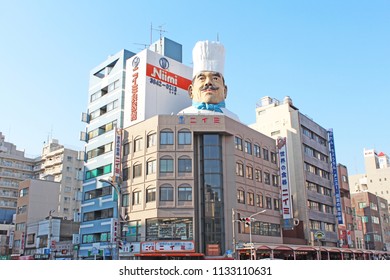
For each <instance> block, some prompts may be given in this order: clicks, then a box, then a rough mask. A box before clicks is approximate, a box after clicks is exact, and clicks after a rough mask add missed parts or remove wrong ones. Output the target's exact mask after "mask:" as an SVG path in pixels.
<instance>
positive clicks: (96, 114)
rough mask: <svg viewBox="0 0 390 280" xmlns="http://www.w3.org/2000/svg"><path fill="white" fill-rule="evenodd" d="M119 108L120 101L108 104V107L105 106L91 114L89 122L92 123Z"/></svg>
mask: <svg viewBox="0 0 390 280" xmlns="http://www.w3.org/2000/svg"><path fill="white" fill-rule="evenodd" d="M118 106H119V101H118V99H117V100H114V101H112V102H110V103H108V104H107V105H104V106H103V107H101V108H99V109H97V110H95V111H93V112H91V113H90V115H89V120H90V121H92V120H94V119H96V118H97V117H100V116H102V115H104V114H106V113H108V112H110V111H112V110H114V109H115V108H117V107H118Z"/></svg>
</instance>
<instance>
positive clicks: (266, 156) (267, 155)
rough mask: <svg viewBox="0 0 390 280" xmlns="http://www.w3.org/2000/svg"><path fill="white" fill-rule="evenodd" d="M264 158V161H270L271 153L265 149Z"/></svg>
mask: <svg viewBox="0 0 390 280" xmlns="http://www.w3.org/2000/svg"><path fill="white" fill-rule="evenodd" d="M263 158H264V160H268V161H269V152H268V150H267V149H265V148H263Z"/></svg>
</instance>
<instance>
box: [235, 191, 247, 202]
mask: <svg viewBox="0 0 390 280" xmlns="http://www.w3.org/2000/svg"><path fill="white" fill-rule="evenodd" d="M237 202H238V203H242V204H245V192H244V191H243V190H238V191H237Z"/></svg>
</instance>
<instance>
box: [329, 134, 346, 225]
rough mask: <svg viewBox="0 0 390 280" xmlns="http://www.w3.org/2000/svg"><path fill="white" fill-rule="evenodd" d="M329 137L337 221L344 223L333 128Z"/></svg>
mask: <svg viewBox="0 0 390 280" xmlns="http://www.w3.org/2000/svg"><path fill="white" fill-rule="evenodd" d="M328 139H329V153H330V158H331V163H332V173H333V185H334V194H335V197H336V211H337V215H336V216H337V221H338V223H339V225H340V224H343V212H342V206H341V195H340V187H339V177H338V175H337V162H336V151H335V145H334V137H333V129H329V130H328Z"/></svg>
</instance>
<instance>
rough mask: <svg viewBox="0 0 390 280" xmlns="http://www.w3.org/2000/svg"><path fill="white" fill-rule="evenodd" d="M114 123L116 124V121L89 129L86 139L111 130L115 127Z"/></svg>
mask: <svg viewBox="0 0 390 280" xmlns="http://www.w3.org/2000/svg"><path fill="white" fill-rule="evenodd" d="M116 124H117V121H116V120H115V121H113V122H109V123H107V124H104V125H102V126H100V127H98V128H96V129H94V130H91V131H90V132H88V139H87V140H91V139H93V138H95V137H98V136H99V135H102V134H104V133H106V132H108V131H111V130H113V129H114V128H115V127H116Z"/></svg>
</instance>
